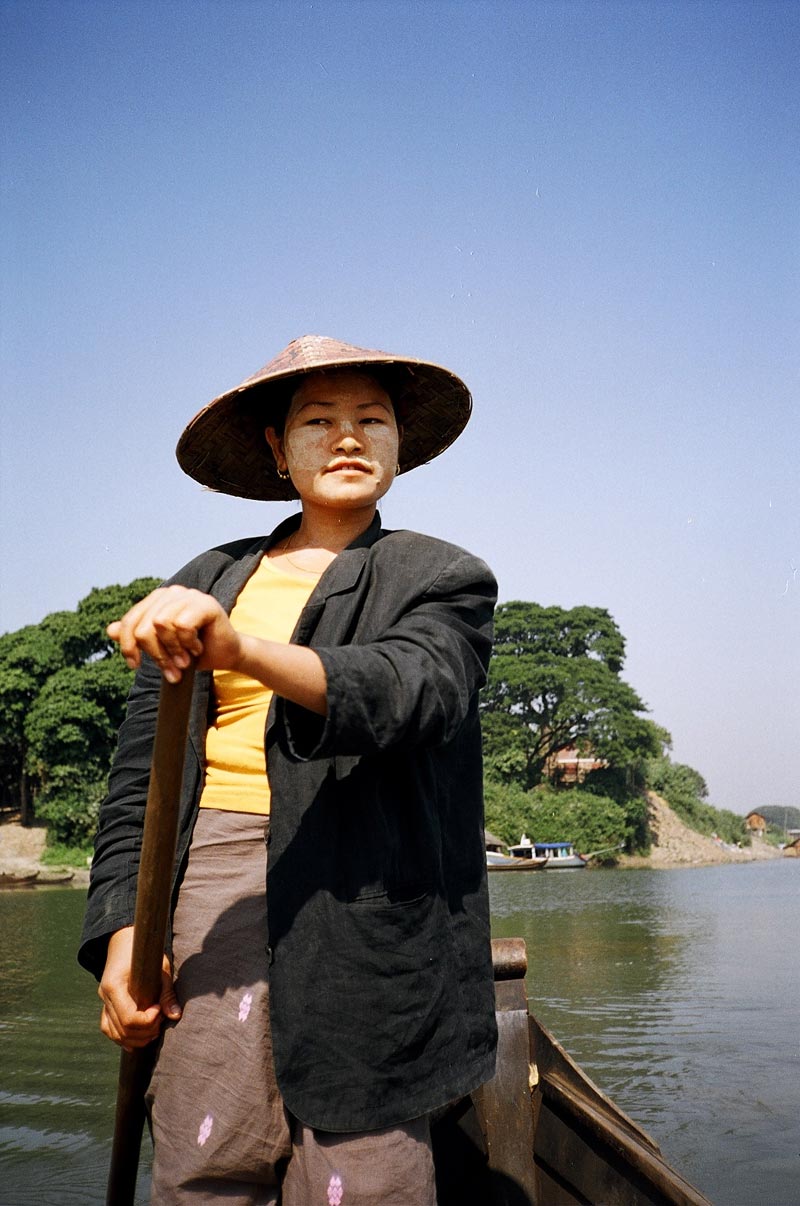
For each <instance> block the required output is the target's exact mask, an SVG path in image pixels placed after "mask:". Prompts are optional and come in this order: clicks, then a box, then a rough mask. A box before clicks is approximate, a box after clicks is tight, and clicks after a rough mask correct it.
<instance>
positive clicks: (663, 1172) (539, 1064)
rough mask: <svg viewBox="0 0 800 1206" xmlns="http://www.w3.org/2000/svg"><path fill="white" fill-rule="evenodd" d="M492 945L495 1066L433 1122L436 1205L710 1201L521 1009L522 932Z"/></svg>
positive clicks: (679, 1204)
mask: <svg viewBox="0 0 800 1206" xmlns="http://www.w3.org/2000/svg"><path fill="white" fill-rule="evenodd" d="M492 946H493V954H494V960H495V990H496V1000H497V1022H498V1031H499V1045H498V1058H497V1072H496V1074H495V1077H494V1079H493V1080H491V1081H490V1082H489V1083H488V1084H487V1085H484V1086H483V1087H482V1088H481V1089H479V1090H478V1091H477V1092H475V1093H473V1094H472V1097H471V1098H465V1099H464V1100H463V1101H461V1102H459V1103H458V1104H457V1105H456V1106H455V1107H453V1108H452V1109H451V1110H450V1111H449V1112H448V1113H447V1114H446V1115H445V1116H444V1118H442V1119H441V1120H440V1121H439V1122H437V1123H436V1124H435V1125H434V1127H433V1130H432V1134H433V1140H434V1157H435V1161H436V1178H437V1182H436V1184H437V1193H438V1199H439V1206H464V1203H476V1204H477V1203H480V1204H481V1206H579V1204H580V1206H710V1203H709V1202H708V1199H707V1198H706V1197H704V1195H703V1194H702V1193H700V1191H699V1190H697V1189H696V1188H695V1187H694V1186H693V1185H691V1184H690V1183H689V1182H688V1181H686V1180H685V1179H684V1178H683V1177H682V1176H681V1175H680V1173H678V1172H676V1171H675V1170H674V1169H673V1168H671V1167H670V1165H669V1164H667V1162H666V1161H665V1160H664V1157H663V1156H662V1155H661V1152H660V1150H659V1147H658V1144H657V1143H656V1142H655V1141H654V1140H653V1139H651V1138H650V1136H649V1135H648V1134H647V1133H646V1132H645V1131H644V1130H642V1128H641V1127H640V1126H638V1125H637V1124H636V1123H635V1122H633V1121H632V1119H630V1118H628V1116H627V1115H626V1114H624V1113H623V1111H622V1110H620V1109H619V1107H618V1106H616V1105H615V1104H614V1102H613V1101H611V1100H610V1098H608V1097H606V1095H605V1094H604V1093H602V1092H601V1090H600V1089H598V1088H597V1086H596V1085H594V1084H593V1083H592V1081H591V1080H589V1078H588V1077H587V1076H586V1075H585V1074H584V1073H583V1072H582V1071H581V1069H580V1068H579V1067H578V1066H577V1065H576V1064H575V1063H574V1062H573V1061H572V1060H571V1059H570V1057H569V1056H568V1055H567V1053H566V1052H565V1051H564V1049H563V1048H562V1047H561V1046H560V1044H559V1043H558V1042H557V1041H556V1039H554V1038H553V1036H552V1035H551V1034H550V1033H549V1032H548V1031H547V1030H546V1029H545V1027H544V1026H542V1025H541V1023H539V1022H537V1021H536V1019H535V1018H534V1017H532V1016H531V1015H530V1014H529V1012H528V1007H527V1001H526V999H525V981H524V976H525V970H526V962H527V960H526V954H525V944H524V942H523V941H522V939H505V940H502V941H499V942H494V943H493V944H492Z"/></svg>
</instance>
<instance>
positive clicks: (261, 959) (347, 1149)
mask: <svg viewBox="0 0 800 1206" xmlns="http://www.w3.org/2000/svg"><path fill="white" fill-rule="evenodd" d="M267 826H268V819H267V818H266V817H263V816H255V815H252V814H248V813H231V812H221V811H218V810H216V809H206V808H202V809H200V812H199V815H198V819H197V823H196V825H195V830H194V835H193V837H192V845H191V851H190V855H189V863H188V867H187V870H186V875H185V877H184V881H183V884H182V886H181V891H180V896H179V899H178V905H177V908H176V910H175V917H174V922H173V953H174V963H175V988H176V992H177V995H178V999H179V1001H180V1003H181V1007H182V1009H183V1016H182V1017H181V1019H180V1021H179V1022H177V1023H169V1024H167V1026H166V1027H165V1030H164V1038H163V1043H162V1047H161V1051H160V1053H159V1056H158V1060H157V1063H156V1068H155V1071H154V1073H153V1078H152V1081H151V1084H150V1089H149V1092H148V1108H149V1111H150V1119H151V1127H152V1132H153V1140H154V1160H153V1181H152V1196H151V1201H152V1203H154V1206H184V1204H186V1206H188V1204H189V1203H191V1206H205V1204H206V1203H214V1202H225V1203H226V1206H278V1203H280V1204H281V1206H316V1204H317V1203H319V1206H412V1204H413V1206H435V1202H436V1194H435V1188H434V1174H433V1159H432V1155H431V1147H430V1128H429V1125H428V1120H427V1119H424V1118H423V1119H417V1120H415V1121H414V1122H412V1123H408V1124H405V1125H403V1126H399V1127H391V1128H388V1129H386V1130H382V1131H373V1132H369V1133H366V1134H355V1135H333V1134H327V1133H325V1132H320V1131H314V1130H312V1129H311V1128H310V1127H306V1126H304V1125H303V1124H302V1123H300V1122H299V1121H298V1120H296V1119H295V1118H293V1117H292V1116H291V1115H289V1114H288V1112H287V1111H286V1109H285V1108H284V1105H283V1101H282V1099H281V1096H280V1092H279V1090H278V1087H277V1084H276V1081H275V1071H274V1066H273V1060H272V1042H271V1036H270V1025H269V1000H268V991H267V963H266V953H265V936H266V895H265V885H266V844H265V836H266V829H267Z"/></svg>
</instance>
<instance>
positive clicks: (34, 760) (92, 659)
mask: <svg viewBox="0 0 800 1206" xmlns="http://www.w3.org/2000/svg"><path fill="white" fill-rule="evenodd" d="M158 584H159V582H158V579H156V578H137V579H135V580H134V581H133V582H130V583H129V584H128V585H127V586H107V587H103V588H102V589H95V590H92V591H91V592H90V593H89V594H88V595H87V596H86V598H85V599H82V600H81V602H80V603H79V604H78V606H77V608H76V610H75V611H59V612H53V613H52V614H51V615H48V616H45V618H44V619H43V620H42V621H41V623H39V624H30V625H27V626H26V627H25V628H21V629H19V630H18V631H16V632H8V633H4V634H3V635H1V636H0V793H2V801H3V804H4V805H6V806H11V807H15V808H18V809H19V810H20V813H21V816H22V819H23V821H24V822H26V823H28V822H30V821H31V820H32V819H33V813H34V804H35V807H36V810H37V811H38V813H39V815H40V816H43V817H45V818H46V819H49V820H51V821H52V822H53V823H54V824H55V823H56V821H55V817H56V815H57V814H58V810H59V800H62V801H64V800H66V798H67V796H69V797H70V799H72V800H73V803H74V802H75V801H76V800H77V801H82V800H88V799H89V798H90V797H96V796H97V795H98V791H99V787H98V785H102V784H103V783H104V781H105V775H106V773H107V770H108V766H109V763H110V760H111V755H112V752H113V749H114V743H115V739H116V732H117V729H118V728H119V725H120V723H121V721H122V718H123V716H124V709H125V701H126V698H127V694H128V690H129V688H130V683H131V680H132V674H131V672H130V671H129V670H128V668H127V666H126V665H125V662H124V660H123V658H122V657H121V656H120V654H119V653H118V652H117V649H116V646H115V645H114V642H113V641H111V640H110V639H109V637H108V635H107V633H106V626H107V625H108V624H109V623H110V622H111V621H112V620H114V619H118V618H119V617H120V616H121V615H122V614H124V612H125V611H127V610H128V609H129V608H130V607H132V606H133V604H134V603H135V602H137V601H138V600H139V599H141V598H143V597H144V595H146V594H148V593H149V592H150V591H151V590H153V589H154V588H155V587H156V586H158ZM79 828H80V826H79ZM88 828H89V826H88V825H84V826H83V828H82V829H81V832H80V834H78V833H77V832H72V827H71V825H69V824H68V825H67V826H66V828H65V832H64V833H62V834H60V836H61V837H62V838H64V839H65V840H70V838H74V837H80V838H81V839H83V838H84V837H86V831H87V829H88Z"/></svg>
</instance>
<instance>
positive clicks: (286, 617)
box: [200, 557, 319, 816]
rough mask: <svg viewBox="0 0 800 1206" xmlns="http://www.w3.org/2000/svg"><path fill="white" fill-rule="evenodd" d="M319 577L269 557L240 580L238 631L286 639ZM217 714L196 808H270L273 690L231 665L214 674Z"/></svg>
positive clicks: (235, 624)
mask: <svg viewBox="0 0 800 1206" xmlns="http://www.w3.org/2000/svg"><path fill="white" fill-rule="evenodd" d="M318 581H319V578H318V577H312V576H311V575H309V574H301V573H298V574H292V573H291V572H288V571H285V570H283V569H276V568H275V565H274V564H273V562H272V561H270V559H269V557H263V558H262V560H261V564H260V565H259V567H258V569H257V570H256V571H255V573H254V574H252V575H251V577H250V579H249V580H248V581H247V582H246V583H245V585H244V588H243V589H242V591H241V593H240V595H239V597H238V599H237V600H236V604H235V606H234V608H233V611H232V612H231V623H232V624H233V627H234V628H235V629H236V631H237V632H246V633H247V634H248V635H249V636H256V637H261V638H263V639H264V640H267V641H280V642H281V643H283V644H288V642H289V639H290V638H291V635H292V633H293V632H294V628H295V625H296V624H297V621H298V619H299V617H300V613H301V611H302V610H303V608H304V607H305V605H306V603H307V602H308V599H309V596H310V595H311V592H312V591H313V589H314V587H315V586H316V584H317V582H318ZM213 682H214V696H215V699H216V717H215V720H214V723H213V724H211V725H210V726H209V729H208V733H207V734H206V777H205V784H204V786H203V793H202V795H201V797H200V807H201V808H220V809H222V810H223V811H226V812H251V813H259V814H261V815H264V816H266V815H268V814H269V780H268V778H267V764H266V756H265V753H264V729H265V726H266V723H267V712H268V711H269V705H270V702H271V701H272V691H271V690H270V689H269V688H268V687H265V686H264V685H263V683H259V682H256V680H255V679H252V678H248V677H247V675H244V674H238V673H236V672H234V671H232V670H215V671H214V675H213Z"/></svg>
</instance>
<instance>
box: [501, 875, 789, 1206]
mask: <svg viewBox="0 0 800 1206" xmlns="http://www.w3.org/2000/svg"><path fill="white" fill-rule="evenodd" d="M490 884H491V893H492V911H493V925H494V932H495V934H496V935H497V936H509V937H510V936H512V935H519V936H521V937H524V938H525V939H526V941H527V944H528V953H529V972H528V996H529V998H530V1001H531V1007H532V1009H533V1011H534V1012H535V1013H536V1014H537V1015H538V1016H539V1017H540V1018H541V1020H542V1021H543V1022H544V1023H545V1025H547V1026H548V1027H549V1029H551V1030H552V1031H553V1032H554V1033H555V1034H556V1036H557V1037H558V1038H559V1039H560V1040H561V1041H562V1042H563V1043H564V1045H565V1046H566V1048H567V1049H568V1050H569V1052H570V1053H571V1054H572V1055H573V1057H574V1058H575V1059H576V1060H577V1061H578V1062H579V1063H580V1064H581V1065H582V1066H583V1068H584V1069H585V1071H586V1072H588V1074H589V1075H590V1076H591V1077H592V1078H593V1079H594V1080H595V1081H596V1082H597V1083H598V1084H599V1085H600V1087H601V1088H603V1089H604V1091H605V1092H607V1093H608V1094H609V1095H610V1096H612V1097H613V1098H614V1099H615V1101H616V1102H617V1103H618V1104H619V1105H620V1106H621V1107H622V1109H624V1110H625V1111H626V1112H627V1113H629V1114H630V1115H631V1116H632V1117H634V1118H635V1119H636V1120H637V1121H638V1122H640V1123H641V1124H642V1125H643V1126H644V1127H645V1128H646V1129H647V1130H649V1131H650V1132H651V1133H652V1134H653V1136H654V1137H655V1138H656V1139H657V1141H658V1142H659V1144H660V1146H661V1147H662V1150H663V1151H664V1152H665V1154H666V1156H667V1158H668V1159H670V1160H671V1161H672V1163H674V1164H675V1166H676V1167H677V1168H679V1169H680V1171H681V1172H683V1173H684V1174H685V1175H686V1176H688V1177H689V1179H690V1180H693V1181H694V1182H695V1183H696V1184H698V1185H699V1187H700V1188H701V1189H703V1190H704V1191H705V1192H706V1193H707V1194H708V1195H709V1196H710V1197H711V1198H712V1199H713V1200H715V1201H716V1202H718V1203H719V1204H720V1206H752V1204H753V1203H755V1202H763V1203H765V1206H766V1204H768V1206H790V1204H793V1203H795V1202H796V1201H797V1200H798V1196H797V1189H796V1186H797V1184H798V1175H799V1174H800V1142H799V1141H800V1128H798V1123H797V1092H796V1087H795V1086H796V1074H797V1062H796V1060H797V1040H798V1012H797V1000H798V995H799V994H800V977H799V976H798V968H797V960H796V957H795V955H794V954H793V953H792V948H793V947H794V946H795V945H796V937H797V933H798V923H799V922H800V866H797V865H796V864H795V863H794V861H793V860H791V861H790V860H788V859H787V860H780V861H775V862H769V863H750V864H746V865H744V866H734V867H706V868H695V869H692V870H686V871H608V872H576V873H570V872H555V873H551V872H542V873H538V874H535V875H520V876H513V875H512V876H509V875H505V876H490Z"/></svg>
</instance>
